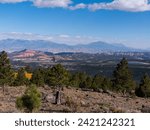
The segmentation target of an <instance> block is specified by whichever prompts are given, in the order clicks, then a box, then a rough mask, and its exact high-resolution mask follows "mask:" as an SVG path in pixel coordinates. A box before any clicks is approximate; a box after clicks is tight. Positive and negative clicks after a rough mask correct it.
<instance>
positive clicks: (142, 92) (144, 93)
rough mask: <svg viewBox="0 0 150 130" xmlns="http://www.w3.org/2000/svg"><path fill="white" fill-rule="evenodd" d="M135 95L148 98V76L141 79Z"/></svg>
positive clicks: (149, 92)
mask: <svg viewBox="0 0 150 130" xmlns="http://www.w3.org/2000/svg"><path fill="white" fill-rule="evenodd" d="M136 95H137V96H139V97H150V77H149V75H148V74H145V75H144V76H143V77H142V79H141V82H140V85H139V87H138V88H137V89H136Z"/></svg>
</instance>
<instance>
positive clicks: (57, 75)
mask: <svg viewBox="0 0 150 130" xmlns="http://www.w3.org/2000/svg"><path fill="white" fill-rule="evenodd" d="M46 78H47V79H46V83H47V84H48V85H49V86H54V87H56V88H57V92H56V100H55V101H56V104H61V89H62V87H63V86H66V85H68V84H69V72H68V71H67V70H66V69H65V68H64V67H63V66H62V65H61V64H57V65H55V66H53V67H52V68H49V69H48V71H47V75H46Z"/></svg>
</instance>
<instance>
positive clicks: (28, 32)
mask: <svg viewBox="0 0 150 130" xmlns="http://www.w3.org/2000/svg"><path fill="white" fill-rule="evenodd" d="M6 38H16V39H18V38H22V39H31V40H35V39H45V40H50V41H55V42H60V43H67V44H80V43H82V44H87V43H90V42H94V41H105V42H109V43H122V44H124V45H126V46H129V47H134V48H150V0H0V39H6Z"/></svg>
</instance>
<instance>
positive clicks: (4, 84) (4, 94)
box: [2, 84, 5, 95]
mask: <svg viewBox="0 0 150 130" xmlns="http://www.w3.org/2000/svg"><path fill="white" fill-rule="evenodd" d="M2 89H3V95H5V84H4V85H3V87H2Z"/></svg>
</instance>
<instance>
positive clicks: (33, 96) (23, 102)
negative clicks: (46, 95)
mask: <svg viewBox="0 0 150 130" xmlns="http://www.w3.org/2000/svg"><path fill="white" fill-rule="evenodd" d="M40 106H41V94H40V92H39V91H38V90H37V88H36V86H35V85H31V86H29V87H28V88H27V89H26V91H25V93H24V95H22V96H21V97H18V98H17V100H16V107H17V108H18V109H20V110H23V111H25V112H35V111H38V110H39V108H40Z"/></svg>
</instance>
